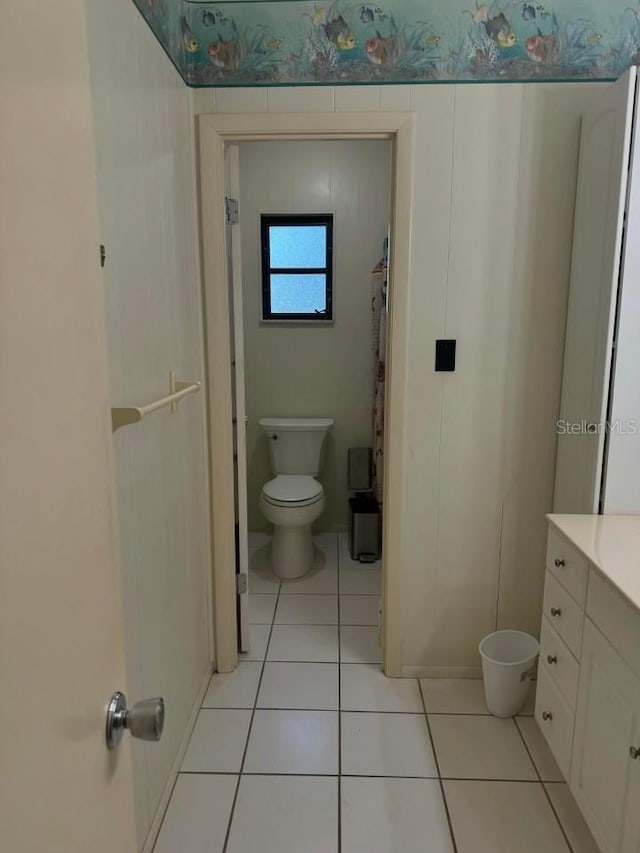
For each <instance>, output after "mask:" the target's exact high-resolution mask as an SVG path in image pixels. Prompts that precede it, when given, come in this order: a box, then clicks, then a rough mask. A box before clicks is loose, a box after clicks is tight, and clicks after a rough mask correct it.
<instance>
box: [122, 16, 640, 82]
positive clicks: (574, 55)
mask: <svg viewBox="0 0 640 853" xmlns="http://www.w3.org/2000/svg"><path fill="white" fill-rule="evenodd" d="M134 3H135V5H136V6H137V8H138V9H139V11H140V12H141V14H142V15H143V17H144V18H145V20H146V21H147V23H148V24H149V26H150V27H151V29H152V30H153V32H154V34H155V36H156V38H157V39H158V40H159V41H160V43H161V44H162V46H163V47H164V49H165V50H166V52H167V54H168V55H169V57H170V59H171V60H172V62H173V63H174V65H175V66H176V68H177V69H178V71H179V72H180V74H181V76H182V78H183V79H184V81H185V83H186V84H187V85H189V86H193V87H225V86H296V85H315V86H317V85H323V84H324V85H340V84H347V85H354V84H356V85H357V84H378V85H379V84H394V83H396V84H398V83H400V84H401V83H404V84H413V83H441V82H450V83H464V82H478V83H483V82H520V83H521V82H536V81H538V82H550V81H554V82H566V81H576V82H577V81H602V80H614V79H616V78H618V77H619V76H620V75H621V74H622V73H623V72H624V71H625V70H626V69H627V68H629V66H631V65H636V64H638V63H639V62H640V0H607V2H606V3H603V2H598V0H542V2H536V0H493V2H489V3H485V2H482V0H387V2H386V3H385V2H384V0H382V4H381V5H377V4H375V3H372V4H370V3H354V2H351V1H350V0H333V2H331V3H323V0H226V2H218V3H212V2H202V0H134Z"/></svg>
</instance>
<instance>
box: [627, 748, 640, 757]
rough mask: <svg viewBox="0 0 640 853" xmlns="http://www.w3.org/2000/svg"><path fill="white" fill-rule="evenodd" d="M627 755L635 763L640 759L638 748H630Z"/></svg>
mask: <svg viewBox="0 0 640 853" xmlns="http://www.w3.org/2000/svg"><path fill="white" fill-rule="evenodd" d="M629 755H630V756H631V758H633V760H634V761H637V760H638V759H639V758H640V748H639V747H637V746H630V747H629Z"/></svg>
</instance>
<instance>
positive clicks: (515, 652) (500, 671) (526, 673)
mask: <svg viewBox="0 0 640 853" xmlns="http://www.w3.org/2000/svg"><path fill="white" fill-rule="evenodd" d="M478 648H479V651H480V656H481V657H482V677H483V679H484V696H485V700H486V703H487V708H488V709H489V711H490V713H492V714H493V715H494V717H514V716H515V715H516V714H517V713H518V712H519V711H521V710H522V707H523V705H524V703H525V702H526V701H527V695H528V693H529V689H530V687H531V679H532V676H533V673H534V671H535V663H536V658H537V657H538V652H539V650H540V646H539V644H538V641H537V640H536V639H535V637H532V636H531V635H530V634H525V633H524V632H523V631H496V632H495V633H494V634H489V636H488V637H485V638H484V640H483V641H482V642H481V643H480V645H479V647H478Z"/></svg>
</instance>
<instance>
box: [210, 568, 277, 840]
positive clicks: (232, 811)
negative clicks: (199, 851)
mask: <svg viewBox="0 0 640 853" xmlns="http://www.w3.org/2000/svg"><path fill="white" fill-rule="evenodd" d="M281 589H282V581H280V586H279V587H278V593H277V595H276V604H275V607H274V608H273V618H272V620H271V628H270V630H269V638H268V639H267V645H266V647H265V650H264V658H263V659H262V667H261V669H260V678H259V679H258V686H257V688H256V695H255V697H254V700H253V708H252V709H251V719H250V720H249V728H248V729H247V738H246V740H245V743H244V750H243V752H242V761H241V762H240V770H239V772H238V781H237V784H236V790H235V793H234V795H233V802H232V804H231V811H230V813H229V822H228V823H227V831H226V833H225V836H224V844H223V845H222V853H226V851H227V847H228V845H229V838H230V836H231V825H232V823H233V817H234V814H235V810H236V803H237V801H238V792H239V790H240V782H241V781H242V775H243V770H244V764H245V761H246V758H247V750H248V749H249V739H250V737H251V729H252V728H253V720H254V718H255V715H256V708H257V705H258V695H259V693H260V687H261V685H262V678H263V676H264V669H265V666H266V665H267V655H268V654H269V644H270V643H271V635H272V634H273V626H274V624H275V619H276V611H277V609H278V602H279V601H280V591H281Z"/></svg>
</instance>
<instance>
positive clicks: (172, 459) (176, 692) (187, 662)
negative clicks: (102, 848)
mask: <svg viewBox="0 0 640 853" xmlns="http://www.w3.org/2000/svg"><path fill="white" fill-rule="evenodd" d="M88 11H89V36H90V38H89V51H90V63H91V71H92V84H93V95H94V120H95V126H96V145H97V170H98V195H99V205H100V227H101V239H102V242H103V243H104V244H105V245H106V248H107V263H106V267H105V270H104V290H105V301H106V312H107V327H108V328H107V333H108V343H109V360H110V365H109V367H110V386H111V401H112V405H128V404H140V403H145V402H149V401H151V400H153V399H155V398H157V397H159V396H164V395H165V394H166V393H167V392H168V374H169V370H171V369H174V370H176V371H177V372H178V376H179V377H183V378H187V379H191V378H195V379H202V378H203V368H202V329H201V312H200V285H199V275H198V269H197V257H198V249H197V242H196V228H195V216H196V210H195V193H194V186H195V180H194V145H193V133H192V123H191V119H190V111H189V92H188V90H187V89H186V88H185V87H184V85H183V84H182V82H181V81H180V79H179V77H178V75H177V74H176V72H175V71H174V69H173V67H172V66H171V64H170V63H169V61H168V60H167V58H166V56H165V55H164V53H163V51H162V48H161V47H160V46H159V45H158V43H157V42H156V40H155V38H154V37H153V35H152V34H151V32H150V31H149V30H148V28H147V26H146V24H145V23H144V22H143V21H142V19H141V17H140V15H139V14H138V12H137V11H136V9H135V7H134V5H133V3H131V2H130V0H111V2H109V3H104V2H99V0H92V2H90V3H88ZM95 250H96V258H97V253H98V247H97V246H96V247H95ZM203 404H204V401H203V399H202V395H194V396H191V397H189V398H188V399H186V400H185V401H184V402H183V403H182V404H181V405H180V409H179V411H178V413H177V414H176V415H171V414H170V413H169V410H168V409H167V410H164V411H162V412H159V413H157V414H154V415H152V416H150V417H149V418H148V419H145V420H144V421H143V422H142V423H140V424H135V425H132V426H127V427H124V428H123V429H120V430H119V431H118V432H117V433H116V434H115V435H114V436H113V444H114V450H115V464H116V477H117V502H118V509H119V534H120V544H121V549H120V550H121V564H122V574H123V588H124V603H125V619H126V629H127V637H126V640H127V643H126V646H127V663H128V684H127V686H126V692H127V696H128V699H129V701H130V702H135V701H137V700H139V699H144V698H146V697H150V696H164V698H165V700H166V706H167V716H166V726H165V732H164V734H163V737H162V741H161V742H160V743H158V744H144V743H143V742H141V741H134V742H133V747H134V770H135V781H136V807H137V818H138V836H139V842H140V843H142V841H143V839H144V837H145V835H146V833H147V830H148V828H149V825H150V821H151V819H152V818H153V815H154V812H155V811H156V808H157V806H158V803H159V800H160V798H161V795H162V793H163V790H164V789H165V786H166V785H167V782H168V781H169V777H170V769H171V766H172V763H173V761H174V757H175V755H176V752H177V751H178V748H179V746H180V742H181V739H182V738H183V735H184V733H185V728H186V726H187V722H188V720H189V717H190V714H191V710H192V707H193V705H194V702H195V700H196V697H197V694H198V691H199V690H200V687H201V685H202V683H203V679H204V678H205V676H206V674H207V671H208V669H209V665H210V654H209V646H208V635H207V580H206V578H207V572H208V567H209V556H208V540H207V535H208V534H207V530H208V527H207V509H206V479H205V455H204V439H203V420H202V417H203V416H202V412H203ZM113 687H114V689H116V688H120V689H122V685H117V684H114V685H113Z"/></svg>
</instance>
